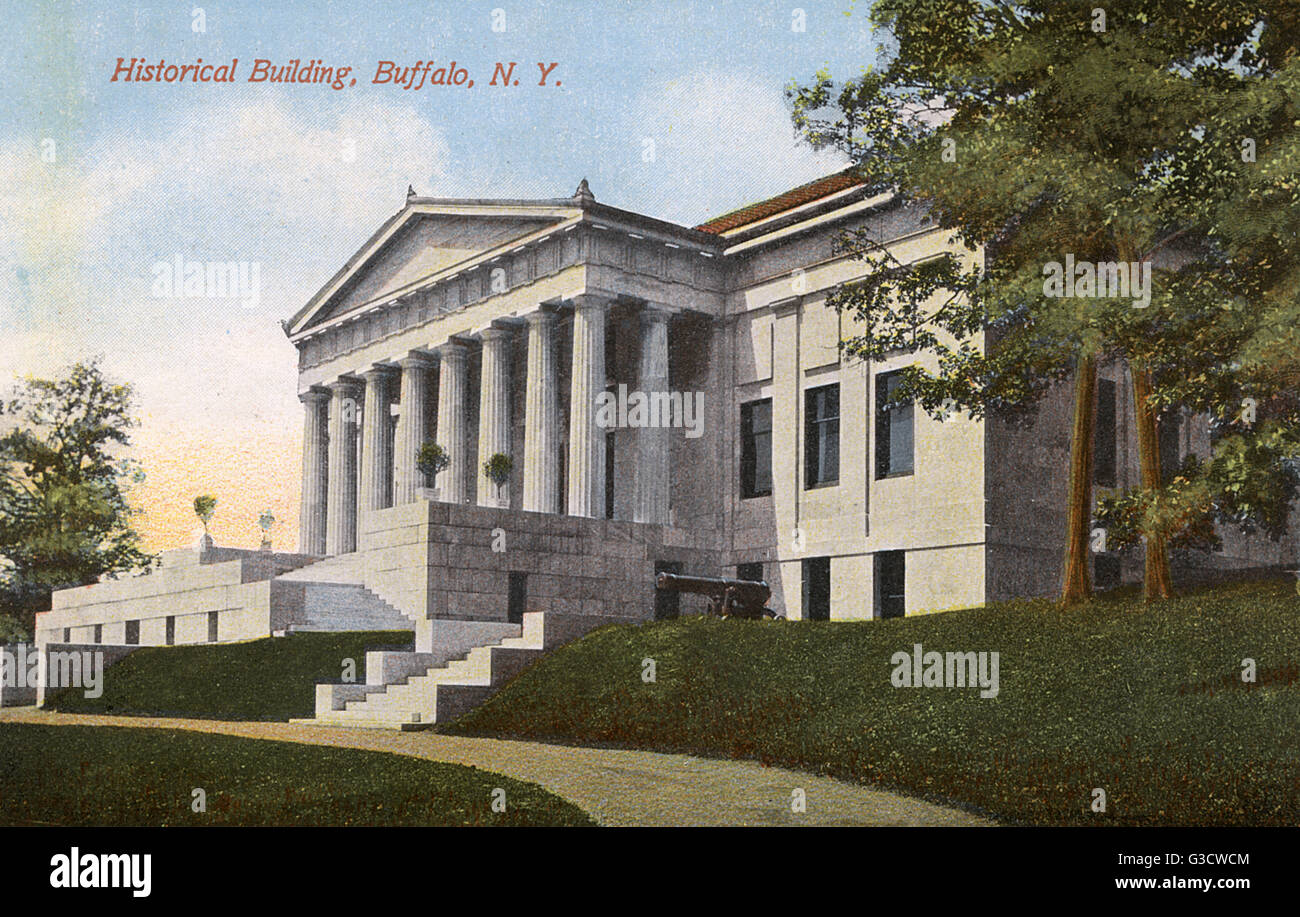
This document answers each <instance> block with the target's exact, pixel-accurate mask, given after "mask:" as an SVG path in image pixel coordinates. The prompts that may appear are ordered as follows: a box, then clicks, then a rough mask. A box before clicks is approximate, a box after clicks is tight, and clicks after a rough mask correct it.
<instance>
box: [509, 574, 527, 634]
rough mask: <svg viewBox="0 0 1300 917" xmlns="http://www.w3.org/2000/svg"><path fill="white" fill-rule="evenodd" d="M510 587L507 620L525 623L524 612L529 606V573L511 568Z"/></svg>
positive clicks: (512, 622) (514, 622)
mask: <svg viewBox="0 0 1300 917" xmlns="http://www.w3.org/2000/svg"><path fill="white" fill-rule="evenodd" d="M508 588H509V590H510V591H509V592H508V593H506V620H507V621H509V622H510V623H511V624H523V623H524V612H525V611H526V610H527V607H528V574H527V573H521V572H519V571H517V570H511V571H510V579H509V585H508Z"/></svg>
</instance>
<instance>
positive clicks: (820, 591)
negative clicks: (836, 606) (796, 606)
mask: <svg viewBox="0 0 1300 917" xmlns="http://www.w3.org/2000/svg"><path fill="white" fill-rule="evenodd" d="M801 568H802V569H801V573H802V579H803V616H804V619H805V620H808V621H829V620H830V619H831V559H830V558H829V557H806V558H804V561H803V563H802V564H801Z"/></svg>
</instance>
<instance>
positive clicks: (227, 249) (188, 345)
mask: <svg viewBox="0 0 1300 917" xmlns="http://www.w3.org/2000/svg"><path fill="white" fill-rule="evenodd" d="M188 114H189V117H186V118H185V119H184V120H179V121H175V122H172V123H170V124H167V125H165V126H162V127H159V126H157V125H149V126H139V127H136V128H130V129H124V130H122V131H120V132H117V133H115V134H113V135H112V136H110V137H107V138H105V139H104V140H103V141H102V142H100V143H99V144H98V145H97V146H96V147H95V148H93V149H92V150H90V151H89V153H88V154H87V155H86V156H85V157H84V158H82V159H72V158H70V156H69V154H68V152H67V151H60V154H61V155H60V157H59V159H58V161H57V162H55V163H46V162H43V161H42V160H41V158H40V156H39V152H40V151H39V148H38V147H36V146H35V145H27V146H24V145H18V144H11V145H9V146H8V147H6V148H2V149H0V221H2V222H3V224H4V225H5V226H7V227H10V231H9V232H8V233H7V234H6V235H5V237H4V238H3V239H0V327H2V328H3V329H4V331H5V332H6V333H5V335H4V342H3V344H0V367H3V368H4V369H5V370H9V371H12V372H20V373H22V372H29V371H31V372H48V371H52V370H53V369H54V368H55V367H57V366H58V365H59V364H62V363H65V362H68V361H70V360H73V359H77V358H81V357H84V356H88V355H91V354H95V353H103V354H105V355H106V357H107V363H108V365H109V366H110V368H113V369H115V370H117V371H118V372H120V373H121V374H123V375H124V376H125V377H126V378H129V379H131V380H133V381H134V382H135V383H136V384H137V387H138V389H139V390H140V394H141V399H142V402H143V407H144V408H145V411H146V413H147V414H149V415H151V416H155V417H158V418H163V417H168V418H170V417H174V416H177V415H184V416H189V417H195V416H196V412H197V416H205V422H208V423H211V422H213V421H214V420H216V419H217V418H218V417H221V418H222V419H226V418H230V419H233V418H234V416H235V414H236V412H238V413H241V414H242V413H246V412H247V411H248V410H249V409H252V410H259V403H260V405H261V406H262V407H267V406H269V405H271V404H274V405H276V406H277V407H278V406H279V405H281V404H282V403H283V401H284V400H285V399H286V398H287V399H292V397H293V391H294V385H293V377H294V373H293V368H294V359H293V349H292V347H291V346H289V344H288V343H287V341H286V340H285V339H284V337H283V335H282V333H281V332H280V330H279V328H278V326H277V324H276V320H277V319H279V318H282V317H287V316H288V315H290V314H292V313H293V312H294V311H296V310H297V308H298V307H299V306H301V304H302V303H303V302H305V301H306V299H307V298H308V297H309V296H310V295H311V294H312V293H314V292H315V290H316V289H317V288H318V287H319V286H320V285H322V284H323V283H324V282H325V281H326V280H327V279H328V278H329V276H330V275H332V274H333V272H334V271H335V270H336V269H337V267H338V265H339V264H341V263H342V262H343V261H344V260H345V259H346V258H347V257H348V256H349V255H351V254H352V252H353V251H354V250H355V249H356V247H358V246H359V245H360V244H361V243H362V242H363V241H364V240H365V239H366V238H367V237H368V236H369V235H370V234H371V233H372V232H373V231H374V229H375V228H376V227H377V226H378V225H379V224H380V223H381V222H382V221H383V220H384V219H385V218H386V217H387V216H389V215H390V214H392V213H394V212H395V211H397V210H398V209H400V207H401V206H402V204H403V202H404V199H405V190H406V186H407V184H408V183H414V184H416V186H417V187H418V186H421V185H424V186H425V187H429V186H432V185H434V184H436V183H438V182H439V181H440V180H441V179H442V178H443V177H444V176H445V175H446V171H447V168H448V162H449V152H448V147H447V144H446V141H445V139H444V138H443V136H442V135H441V134H440V133H439V132H438V131H437V130H436V129H435V128H434V127H433V126H432V125H431V124H430V122H429V121H428V120H427V119H426V118H425V117H424V116H423V115H421V114H419V113H417V112H416V111H414V110H413V109H411V108H408V107H403V106H399V105H394V104H385V103H383V102H373V101H372V102H363V103H360V104H358V105H356V106H353V107H351V108H346V109H343V110H342V111H339V112H334V113H333V114H332V115H329V116H325V117H317V118H316V119H315V120H312V119H311V118H310V117H307V116H304V115H303V114H302V112H301V110H300V109H293V110H291V109H290V108H288V107H287V106H285V105H283V104H280V103H279V102H278V101H275V100H267V101H262V102H259V103H256V104H236V105H229V106H222V107H216V108H203V109H197V108H196V109H191V110H190V112H189V113H188ZM177 254H180V255H181V256H182V257H184V258H186V259H193V260H236V261H256V262H258V263H259V265H260V280H261V287H262V289H261V291H260V297H259V299H260V303H259V305H258V307H257V308H256V309H254V310H248V309H244V308H242V307H241V306H240V304H239V303H238V302H236V301H233V300H213V299H160V298H157V297H154V296H153V295H151V282H152V279H153V274H152V272H151V267H152V266H153V265H154V264H155V263H157V262H160V261H171V260H172V258H173V257H174V256H175V255H177ZM213 373H219V374H220V376H221V378H222V380H223V381H222V383H221V384H217V385H214V384H212V374H213ZM7 374H8V373H6V375H7ZM268 375H269V376H270V377H272V378H274V379H275V384H274V385H273V386H268V385H267V384H266V381H265V380H266V379H267V377H268ZM199 380H204V381H199ZM271 413H274V411H271ZM214 415H216V416H215V417H214ZM222 415H225V416H224V417H223V416H222Z"/></svg>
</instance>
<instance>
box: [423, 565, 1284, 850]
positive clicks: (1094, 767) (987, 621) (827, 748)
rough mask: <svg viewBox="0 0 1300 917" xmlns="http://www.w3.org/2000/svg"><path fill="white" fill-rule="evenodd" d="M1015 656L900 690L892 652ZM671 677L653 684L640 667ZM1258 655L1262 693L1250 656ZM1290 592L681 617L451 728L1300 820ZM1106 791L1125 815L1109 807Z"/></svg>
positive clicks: (1008, 795) (1054, 812)
mask: <svg viewBox="0 0 1300 917" xmlns="http://www.w3.org/2000/svg"><path fill="white" fill-rule="evenodd" d="M916 643H920V644H922V645H923V646H924V648H925V650H926V651H930V650H937V651H940V652H948V651H967V650H972V651H975V650H984V651H997V652H998V653H999V654H1000V691H999V694H998V696H997V697H995V698H981V697H980V696H979V693H978V691H977V690H973V689H961V688H957V689H938V688H932V689H915V688H895V687H893V685H892V684H891V681H890V674H891V671H892V669H893V663H892V662H891V657H892V656H893V654H894V653H897V652H899V651H903V652H906V653H911V651H912V646H913V644H916ZM647 657H650V658H653V659H654V660H655V662H656V680H655V681H654V682H653V683H650V684H647V683H645V682H643V681H642V680H641V660H642V659H645V658H647ZM1246 657H1250V658H1252V659H1256V660H1258V661H1259V666H1260V668H1259V679H1258V682H1257V683H1255V684H1243V683H1242V682H1241V679H1240V672H1241V660H1242V659H1243V658H1246ZM1297 672H1300V596H1297V594H1296V591H1295V586H1294V584H1293V582H1292V581H1290V580H1285V581H1268V582H1263V583H1252V584H1239V585H1234V586H1228V587H1219V588H1217V589H1215V590H1213V591H1205V592H1201V593H1193V594H1189V595H1186V596H1183V597H1180V598H1176V599H1173V600H1171V601H1167V602H1161V603H1159V604H1155V605H1143V604H1142V603H1141V602H1140V600H1139V599H1138V598H1137V597H1135V596H1133V595H1132V594H1131V592H1130V593H1129V594H1124V593H1122V592H1121V593H1118V594H1115V595H1114V596H1113V597H1111V596H1108V597H1107V598H1106V599H1094V600H1092V601H1090V602H1088V603H1086V604H1085V605H1084V606H1082V610H1081V612H1074V611H1071V612H1066V611H1062V610H1060V609H1059V608H1058V607H1057V606H1056V605H1055V603H1052V602H1049V601H1047V600H1034V601H1021V602H1010V603H1005V604H1000V605H994V606H990V607H987V608H981V609H971V610H966V611H950V612H945V613H943V614H934V615H925V616H919V617H909V618H901V619H895V620H886V621H862V622H831V621H828V622H816V621H786V622H747V621H719V620H716V619H711V618H703V617H696V618H681V619H678V620H675V621H663V622H654V623H650V624H645V625H642V626H639V627H632V626H626V625H618V626H611V627H606V628H602V629H600V630H598V631H595V632H593V633H592V634H590V635H589V636H587V637H585V638H583V639H582V640H579V641H577V642H575V643H571V644H569V645H567V646H564V647H561V648H560V649H557V650H556V651H554V652H553V653H550V654H548V655H547V656H546V657H545V658H543V659H542V660H541V661H539V662H538V663H536V664H535V665H533V666H532V667H530V668H529V669H527V670H526V671H524V672H523V673H522V674H520V675H519V676H518V677H517V678H516V679H515V680H514V681H512V682H510V683H509V684H507V685H506V686H505V687H504V688H502V689H501V691H500V692H498V693H497V694H495V695H494V696H493V697H492V698H491V699H489V700H488V701H487V703H486V704H484V705H483V706H481V707H479V708H478V709H477V710H474V711H471V712H470V713H468V714H466V715H465V716H464V717H462V718H461V719H459V720H457V721H456V722H455V723H453V724H451V725H450V726H448V727H441V726H440V727H439V729H440V731H449V732H453V733H457V734H465V735H498V736H506V737H518V738H524V739H530V740H540V741H553V742H567V743H575V744H580V745H614V746H619V747H632V748H644V749H654V750H658V751H667V752H676V753H686V754H695V755H704V756H708V757H717V758H746V759H755V760H758V761H761V762H763V763H765V764H769V765H774V766H786V767H793V768H799V769H803V770H807V771H810V772H813V773H819V774H829V775H832V776H836V777H840V778H843V779H848V780H853V781H857V782H860V783H866V784H872V785H876V786H880V787H883V788H886V789H891V790H896V791H900V792H903V793H908V794H910V795H914V796H919V797H924V798H927V799H932V800H934V801H937V802H945V803H949V804H957V805H962V806H967V807H971V808H975V809H976V810H979V811H983V812H986V813H990V814H992V815H993V816H995V817H997V818H999V819H1002V820H1004V821H1007V822H1011V823H1024V824H1036V825H1064V824H1069V825H1121V824H1122V825H1175V824H1177V825H1294V824H1295V823H1296V822H1297V821H1300V795H1297V794H1296V791H1295V788H1296V785H1297V781H1300V758H1297V756H1296V755H1295V749H1294V735H1295V726H1294V724H1295V722H1296V720H1297V718H1298V717H1300V682H1298V681H1297V674H1296V673H1297ZM1097 786H1101V787H1105V788H1106V789H1107V793H1108V795H1109V797H1110V798H1109V805H1108V809H1107V812H1106V813H1105V814H1094V813H1093V812H1091V811H1090V810H1089V802H1090V801H1091V799H1090V796H1089V794H1090V792H1091V790H1092V788H1093V787H1097Z"/></svg>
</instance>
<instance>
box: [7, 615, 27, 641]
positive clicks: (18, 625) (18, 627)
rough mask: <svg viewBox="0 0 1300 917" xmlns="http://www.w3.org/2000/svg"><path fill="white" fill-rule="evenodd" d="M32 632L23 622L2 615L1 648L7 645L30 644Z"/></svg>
mask: <svg viewBox="0 0 1300 917" xmlns="http://www.w3.org/2000/svg"><path fill="white" fill-rule="evenodd" d="M31 639H32V634H31V631H29V630H28V629H27V628H25V627H24V626H23V624H22V622H21V621H19V620H18V619H17V618H14V617H11V616H9V615H0V646H3V645H4V644H6V643H30V642H31Z"/></svg>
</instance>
